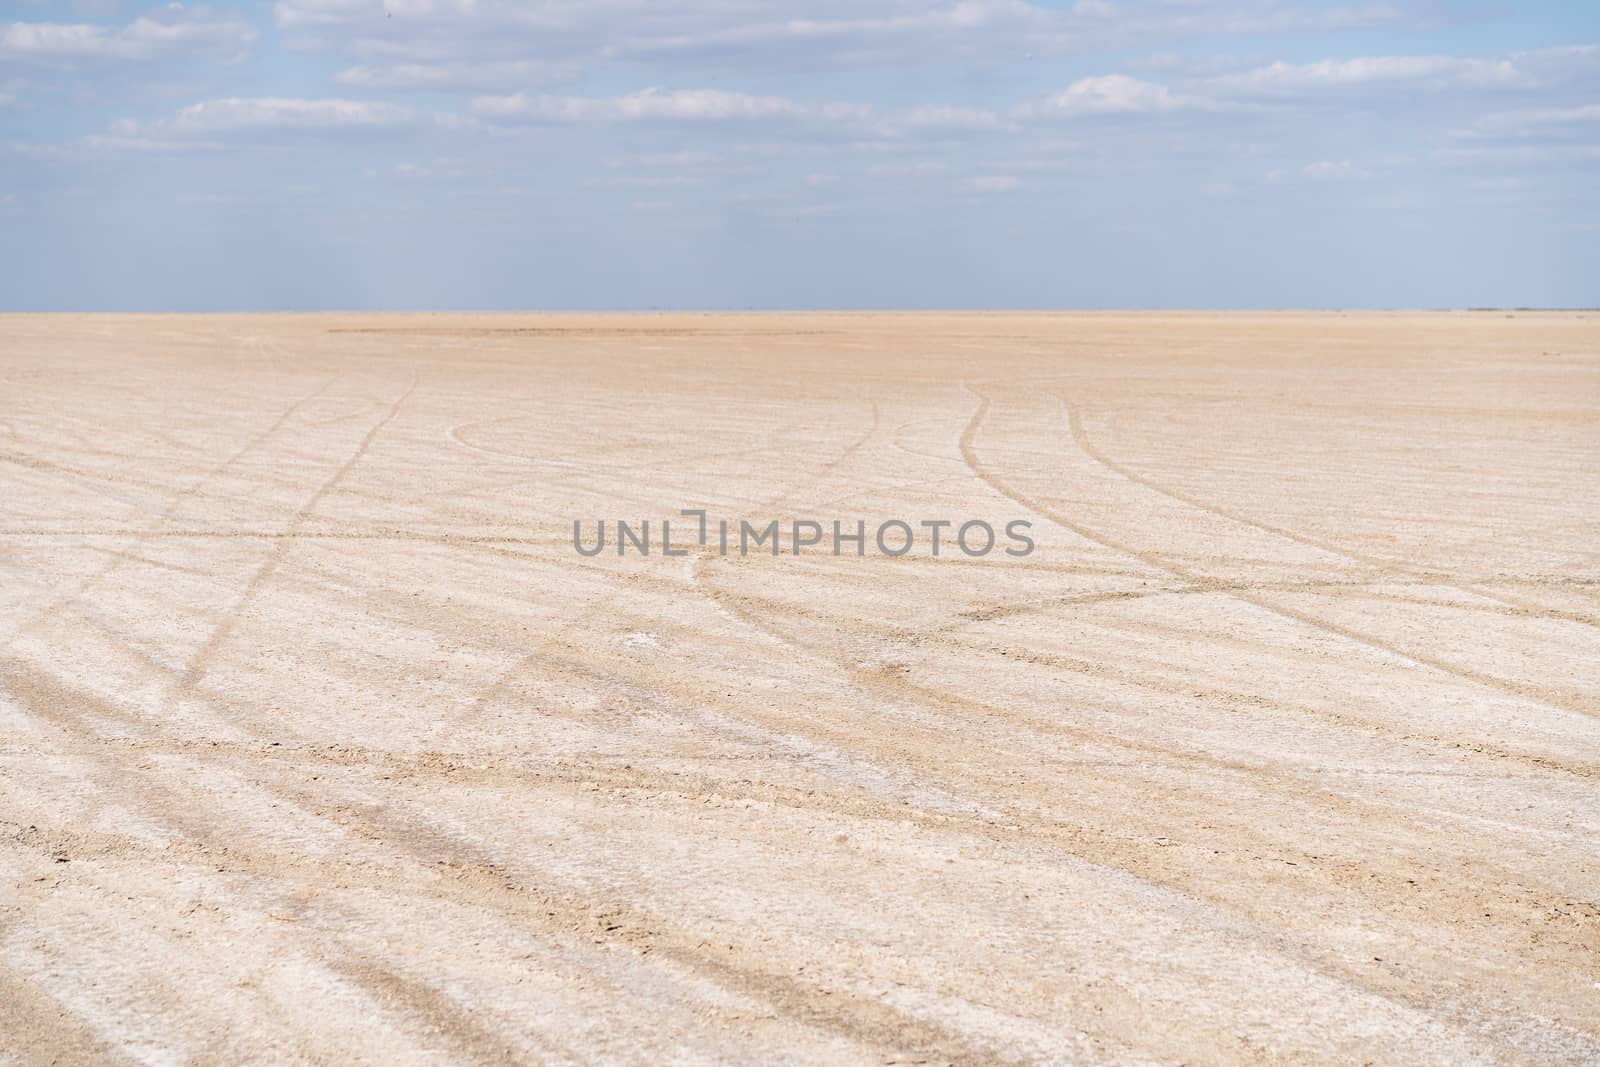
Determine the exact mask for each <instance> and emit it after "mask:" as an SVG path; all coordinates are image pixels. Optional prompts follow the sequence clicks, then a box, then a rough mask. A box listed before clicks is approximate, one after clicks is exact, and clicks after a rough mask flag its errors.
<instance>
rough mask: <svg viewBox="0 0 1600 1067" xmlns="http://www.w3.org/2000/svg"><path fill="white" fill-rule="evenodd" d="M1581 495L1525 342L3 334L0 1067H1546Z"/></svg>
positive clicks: (1044, 324)
mask: <svg viewBox="0 0 1600 1067" xmlns="http://www.w3.org/2000/svg"><path fill="white" fill-rule="evenodd" d="M1597 471H1600V316H1597V315H1595V314H1586V313H1571V314H1556V313H1549V314H1527V313H1518V314H1515V315H1508V314H1503V313H1493V314H1490V313H1470V314H1469V313H1459V314H1455V313H1448V314H1447V313H1441V314H1361V315H1357V314H1349V315H1342V314H1272V315H1268V314H1183V315H1178V314H1139V315H1132V314H1094V315H1088V314H1084V315H1044V314H1031V315H1023V314H1015V315H1013V314H988V315H955V314H916V315H910V314H905V315H898V314H897V315H890V314H838V315H675V316H652V315H630V316H615V317H606V316H580V315H563V316H555V315H550V316H531V315H530V316H513V315H413V316H357V315H337V316H335V315H325V316H304V317H296V316H221V317H184V316H6V317H0V574H3V576H4V581H3V582H0V887H3V890H0V1064H11V1063H18V1064H32V1063H57V1064H74V1063H82V1064H119V1063H130V1062H131V1063H149V1064H162V1063H196V1064H235V1063H243V1062H262V1061H277V1062H300V1063H318V1064H339V1065H343V1064H353V1063H382V1064H385V1065H401V1064H423V1063H479V1062H483V1063H502V1062H509V1063H532V1064H586V1063H602V1062H614V1063H640V1064H658V1063H681V1064H701V1063H737V1064H744V1063H763V1064H799V1063H813V1064H834V1063H838V1064H853V1063H866V1064H880V1063H891V1062H897V1063H929V1064H939V1063H960V1064H1032V1063H1073V1064H1078V1063H1081V1064H1095V1063H1118V1064H1121V1063H1174V1064H1176V1063H1187V1064H1205V1063H1217V1064H1235V1063H1250V1062H1262V1063H1266V1062H1271V1063H1280V1062H1306V1063H1325V1062H1337V1063H1363V1062H1370V1063H1447V1062H1448V1063H1457V1064H1467V1063H1506V1064H1509V1063H1541V1064H1542V1063H1555V1064H1563V1063H1564V1064H1592V1063H1595V1062H1597V1061H1600V859H1597V857H1600V565H1597V559H1600V551H1597V546H1600V539H1597V534H1600V504H1597V503H1596V492H1595V491H1596V488H1597V473H1596V472H1597ZM694 507H703V508H706V509H708V511H709V512H710V513H711V516H712V517H713V519H715V518H717V517H727V518H730V519H735V520H737V519H738V518H740V517H746V518H751V519H761V520H763V521H765V520H767V519H770V518H779V519H782V520H784V521H785V522H786V523H787V522H788V521H790V520H792V519H796V518H802V519H804V518H811V519H818V520H823V521H824V522H828V521H831V520H832V519H834V518H840V519H843V520H847V521H850V522H851V523H852V524H853V520H854V519H856V518H858V517H859V518H863V519H866V520H868V521H869V523H876V522H878V521H881V520H883V519H886V518H904V519H906V520H909V521H912V522H916V521H918V520H921V519H937V518H950V519H958V520H960V519H967V518H984V519H987V520H989V521H991V522H993V523H994V524H995V525H996V526H1003V524H1004V523H1005V522H1007V521H1009V520H1011V519H1027V520H1030V521H1031V522H1032V523H1033V527H1032V533H1033V536H1034V538H1035V540H1036V542H1037V544H1038V549H1037V551H1036V552H1035V553H1034V554H1033V555H1031V556H1029V557H1027V558H1023V559H1013V558H1006V557H1002V556H999V555H998V554H996V555H995V556H992V557H988V558H984V559H967V558H965V557H963V556H961V555H960V554H959V553H951V552H949V551H948V550H947V551H946V553H945V554H943V555H941V557H940V558H938V559H933V558H929V556H928V555H927V554H926V553H925V552H923V551H921V550H918V551H916V552H913V553H912V554H911V555H908V556H906V557H903V558H900V559H888V558H883V557H880V556H876V555H868V556H867V557H866V558H854V557H850V556H845V557H842V558H837V559H836V558H832V557H831V556H828V555H826V554H806V555H802V556H800V557H798V558H796V557H793V556H790V555H785V556H783V557H780V558H777V559H774V558H772V557H770V556H752V557H749V558H744V559H739V558H722V557H720V556H718V555H717V554H716V553H715V552H709V553H708V552H703V551H699V550H697V551H695V552H693V553H691V554H690V555H689V556H687V557H683V558H662V557H661V556H659V555H653V556H651V557H650V558H648V559H640V558H637V557H635V556H631V555H630V556H629V557H627V558H623V559H619V558H617V557H616V556H615V555H614V554H611V553H609V552H608V553H606V554H603V555H601V556H598V557H595V558H592V559H591V558H584V557H581V556H579V555H577V554H576V553H575V552H574V551H573V548H572V545H571V523H572V520H573V519H574V518H581V519H583V520H585V523H586V524H588V525H589V528H590V529H592V523H593V521H594V520H596V519H600V518H605V519H607V520H615V519H617V518H624V519H630V520H639V519H645V518H650V519H653V520H659V519H660V518H662V517H675V516H676V513H677V510H678V509H680V508H694ZM690 525H691V522H690V521H689V520H685V521H684V527H685V528H688V527H689V526H690ZM675 529H676V528H675ZM824 551H825V550H824Z"/></svg>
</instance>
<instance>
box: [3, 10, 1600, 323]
mask: <svg viewBox="0 0 1600 1067" xmlns="http://www.w3.org/2000/svg"><path fill="white" fill-rule="evenodd" d="M1595 305H1600V2H1596V0H1564V2H1549V0H1524V2H1512V0H1504V2H1475V0H1474V2H1446V0H1390V2H1380V3H1369V2H1365V0H1352V2H1343V0H1330V2H1321V0H1218V2H1210V0H1073V2H1064V3H1045V2H1032V3H1030V2H1026V0H959V2H955V3H949V2H944V0H813V2H811V3H805V4H801V3H771V2H764V0H671V2H644V0H537V2H535V0H525V2H515V0H278V2H276V3H255V2H240V3H213V4H209V5H202V4H187V3H167V4H155V5H152V4H148V3H142V2H124V0H23V2H0V310H111V311H142V310H148V311H225V310H263V311H295V310H323V309H376V310H382V309H440V310H445V309H613V308H615V309H649V308H703V309H722V308H734V309H743V308H774V309H777V308H800V309H804V308H1162V307H1173V308H1177V307H1183V308H1229V307H1240V308H1279V307H1308V308H1309V307H1316V308H1327V307H1344V308H1361V307H1378V308H1385V307H1406V308H1409V307H1473V306H1555V307H1573V306H1595Z"/></svg>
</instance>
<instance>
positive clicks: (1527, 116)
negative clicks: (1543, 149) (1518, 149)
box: [1456, 104, 1600, 137]
mask: <svg viewBox="0 0 1600 1067" xmlns="http://www.w3.org/2000/svg"><path fill="white" fill-rule="evenodd" d="M1590 123H1600V104H1579V105H1577V106H1575V107H1543V108H1528V109H1524V110H1521V111H1501V112H1497V113H1496V114H1493V115H1486V116H1484V117H1483V118H1481V119H1479V120H1478V121H1477V123H1476V124H1474V126H1473V128H1472V129H1471V130H1463V131H1458V132H1457V134H1456V136H1458V137H1481V136H1508V135H1509V136H1515V135H1518V134H1536V133H1546V132H1549V131H1551V130H1552V129H1554V128H1559V127H1580V128H1581V127H1582V126H1585V125H1587V124H1590Z"/></svg>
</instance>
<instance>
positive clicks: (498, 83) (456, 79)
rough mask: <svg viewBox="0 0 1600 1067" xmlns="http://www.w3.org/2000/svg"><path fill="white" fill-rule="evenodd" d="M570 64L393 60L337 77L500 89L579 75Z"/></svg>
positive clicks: (381, 85)
mask: <svg viewBox="0 0 1600 1067" xmlns="http://www.w3.org/2000/svg"><path fill="white" fill-rule="evenodd" d="M576 75H577V68H576V67H575V66H573V65H572V64H570V63H566V64H563V63H543V62H540V61H538V60H530V59H513V60H505V61H501V62H486V63H484V62H480V63H474V62H467V61H460V62H450V63H391V64H380V65H377V66H355V67H348V68H346V69H344V70H341V71H340V72H339V73H338V74H336V75H334V80H335V81H338V82H339V83H341V84H343V85H354V86H359V87H361V88H363V89H499V88H503V87H505V86H511V85H549V84H552V83H555V82H561V81H569V80H571V79H572V78H574V77H576Z"/></svg>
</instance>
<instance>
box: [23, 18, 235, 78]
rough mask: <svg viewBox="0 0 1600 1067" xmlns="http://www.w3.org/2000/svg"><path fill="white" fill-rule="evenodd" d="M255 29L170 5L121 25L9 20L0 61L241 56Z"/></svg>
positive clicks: (64, 62)
mask: <svg viewBox="0 0 1600 1067" xmlns="http://www.w3.org/2000/svg"><path fill="white" fill-rule="evenodd" d="M255 39H256V31H255V28H254V27H253V26H251V25H250V24H249V23H248V22H246V21H244V20H243V19H241V18H239V17H238V16H236V15H231V14H224V13H219V12H213V11H211V10H210V9H209V8H204V7H197V8H194V9H188V8H185V7H184V6H183V5H182V4H176V3H175V4H169V5H167V6H166V7H163V8H158V9H156V10H154V11H152V12H150V13H149V14H146V15H143V16H141V17H139V18H137V19H135V20H134V21H133V22H131V23H129V24H128V25H126V26H102V25H97V24H93V23H67V22H12V23H9V24H5V25H0V59H6V60H15V61H18V62H35V63H46V64H56V65H75V64H79V63H84V62H93V61H107V60H115V61H124V62H152V61H156V60H166V59H182V58H189V57H210V58H214V59H222V60H237V59H241V58H243V57H244V56H245V55H246V54H247V53H248V52H249V50H250V46H251V45H252V44H253V43H254V42H255Z"/></svg>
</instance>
